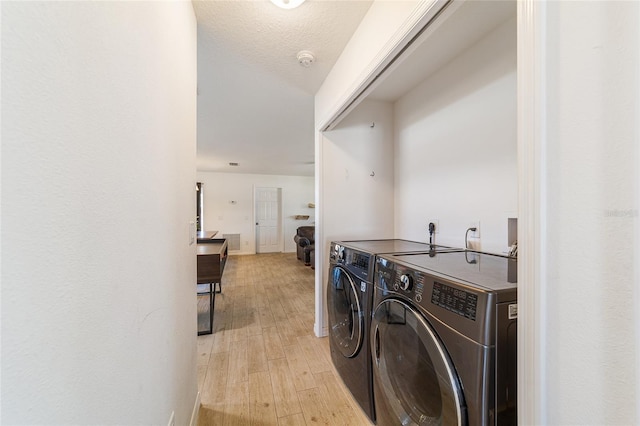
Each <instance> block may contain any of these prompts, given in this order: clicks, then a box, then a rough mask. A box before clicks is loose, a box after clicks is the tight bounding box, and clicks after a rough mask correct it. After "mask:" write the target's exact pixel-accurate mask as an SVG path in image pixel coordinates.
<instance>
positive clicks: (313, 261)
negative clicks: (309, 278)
mask: <svg viewBox="0 0 640 426" xmlns="http://www.w3.org/2000/svg"><path fill="white" fill-rule="evenodd" d="M311 247H313V248H312V249H311V250H310V251H311V269H316V246H315V244H314V245H312V246H311Z"/></svg>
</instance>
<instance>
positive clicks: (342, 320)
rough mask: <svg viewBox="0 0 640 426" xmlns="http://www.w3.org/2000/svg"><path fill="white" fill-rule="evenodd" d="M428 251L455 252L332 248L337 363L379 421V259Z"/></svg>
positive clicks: (354, 245)
mask: <svg viewBox="0 0 640 426" xmlns="http://www.w3.org/2000/svg"><path fill="white" fill-rule="evenodd" d="M425 250H430V251H431V252H435V251H437V250H450V248H448V247H443V246H436V245H429V244H425V243H420V242H416V241H409V240H401V239H389V240H359V241H334V242H332V243H331V248H330V251H329V263H330V266H329V283H328V285H327V310H328V314H329V336H330V337H329V341H330V348H331V359H332V361H333V364H334V366H335V367H336V370H337V371H338V374H339V375H340V377H341V378H342V381H343V382H344V383H345V385H346V386H347V388H348V389H349V391H350V392H351V394H352V395H353V397H354V399H355V400H356V401H357V402H358V404H360V407H362V410H363V411H364V412H365V413H366V414H367V416H369V418H370V419H371V420H372V421H374V422H375V410H374V403H373V381H372V375H371V352H370V345H369V334H370V331H369V327H370V324H371V308H372V303H373V289H374V287H373V271H374V265H375V257H376V255H378V254H381V253H394V252H406V253H408V252H424V251H425Z"/></svg>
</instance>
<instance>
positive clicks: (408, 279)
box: [400, 274, 413, 291]
mask: <svg viewBox="0 0 640 426" xmlns="http://www.w3.org/2000/svg"><path fill="white" fill-rule="evenodd" d="M412 287H413V277H412V276H411V275H406V274H404V275H402V276H401V277H400V288H401V289H403V290H404V291H409V290H411V288H412Z"/></svg>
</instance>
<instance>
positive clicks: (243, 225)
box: [197, 172, 315, 254]
mask: <svg viewBox="0 0 640 426" xmlns="http://www.w3.org/2000/svg"><path fill="white" fill-rule="evenodd" d="M197 177H198V181H199V182H202V183H203V184H204V229H205V230H212V231H213V230H215V231H218V232H219V234H218V235H219V236H221V235H222V234H240V248H241V250H240V251H238V252H236V251H234V252H231V254H255V252H256V235H255V234H256V232H255V231H256V227H255V201H254V200H255V197H254V194H255V188H259V187H265V188H282V216H283V227H282V234H281V238H282V242H283V251H284V252H295V251H296V244H295V242H294V241H293V237H294V236H295V235H296V229H297V228H298V227H299V226H304V225H313V224H314V223H315V209H313V208H309V206H308V205H309V203H313V202H314V195H315V190H314V179H313V178H312V177H310V176H278V175H254V174H242V173H214V172H198V173H197ZM231 201H236V203H235V204H232V203H231ZM296 215H308V216H309V219H308V220H296V219H294V216H296Z"/></svg>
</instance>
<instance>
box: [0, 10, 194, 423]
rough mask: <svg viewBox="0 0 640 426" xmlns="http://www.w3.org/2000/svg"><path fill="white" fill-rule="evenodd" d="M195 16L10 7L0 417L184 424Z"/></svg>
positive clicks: (5, 44) (190, 355) (190, 326)
mask: <svg viewBox="0 0 640 426" xmlns="http://www.w3.org/2000/svg"><path fill="white" fill-rule="evenodd" d="M195 151H196V20H195V16H194V13H193V9H192V5H191V3H190V2H188V1H179V2H11V3H6V2H3V4H2V162H3V163H2V363H1V368H2V388H1V390H2V396H1V403H2V418H1V420H0V423H2V424H12V425H20V424H47V425H68V424H103V425H109V424H167V423H168V422H169V419H170V416H171V413H172V412H173V411H175V423H176V424H179V425H185V424H188V423H189V422H190V420H191V416H192V411H193V408H194V404H195V402H196V396H197V378H196V377H197V376H196V298H195V294H194V285H193V283H194V282H195V260H196V257H195V245H192V246H189V240H188V235H189V226H188V224H189V222H190V221H193V220H194V217H195V191H194V186H195Z"/></svg>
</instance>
